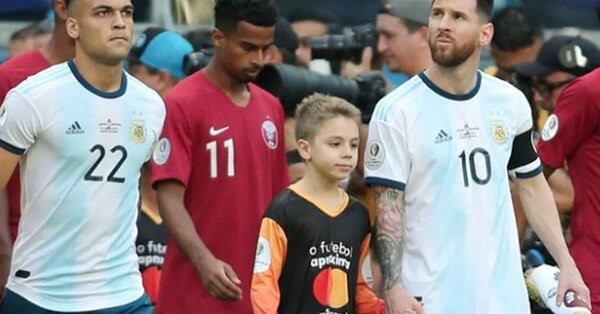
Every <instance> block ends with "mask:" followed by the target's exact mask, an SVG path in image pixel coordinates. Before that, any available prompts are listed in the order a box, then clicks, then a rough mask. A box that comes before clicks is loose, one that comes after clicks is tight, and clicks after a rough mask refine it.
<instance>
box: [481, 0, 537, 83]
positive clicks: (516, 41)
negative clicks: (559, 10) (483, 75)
mask: <svg viewBox="0 0 600 314" xmlns="http://www.w3.org/2000/svg"><path fill="white" fill-rule="evenodd" d="M492 24H493V25H494V37H493V38H492V43H491V45H490V46H491V50H490V54H491V56H492V59H493V60H494V64H495V65H496V69H495V70H496V71H495V72H494V71H492V72H489V74H492V75H495V76H496V77H498V78H500V79H503V80H505V81H510V79H511V76H512V75H513V73H514V70H515V69H514V68H515V66H516V65H517V64H522V63H529V62H532V61H533V60H535V58H536V56H537V55H538V51H539V50H540V48H541V47H542V44H543V43H544V29H543V27H542V24H541V23H540V22H539V21H538V20H536V19H535V18H534V17H533V16H531V15H530V14H529V13H528V12H527V11H526V10H525V9H524V8H522V7H513V6H509V7H506V8H504V9H502V10H500V11H498V12H497V13H496V14H494V16H493V17H492Z"/></svg>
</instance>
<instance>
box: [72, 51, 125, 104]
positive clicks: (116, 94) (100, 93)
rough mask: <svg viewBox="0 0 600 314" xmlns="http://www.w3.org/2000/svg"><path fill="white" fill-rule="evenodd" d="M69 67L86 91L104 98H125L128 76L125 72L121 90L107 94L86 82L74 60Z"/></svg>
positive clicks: (122, 77)
mask: <svg viewBox="0 0 600 314" xmlns="http://www.w3.org/2000/svg"><path fill="white" fill-rule="evenodd" d="M68 65H69V69H71V72H72V73H73V75H74V76H75V78H76V79H77V81H78V82H79V83H80V84H81V85H82V86H83V87H85V89H87V90H88V91H90V92H91V93H93V94H95V95H98V96H100V97H102V98H118V97H121V96H123V94H125V91H126V90H127V76H126V75H125V72H124V71H123V73H122V76H121V86H119V89H117V90H116V91H114V92H105V91H101V90H99V89H97V88H96V87H94V86H93V85H92V84H90V82H88V81H86V80H85V78H84V77H83V76H82V75H81V73H80V72H79V69H77V66H76V65H75V62H74V61H73V59H71V60H69V62H68Z"/></svg>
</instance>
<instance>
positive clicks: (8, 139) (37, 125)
mask: <svg viewBox="0 0 600 314" xmlns="http://www.w3.org/2000/svg"><path fill="white" fill-rule="evenodd" d="M42 129H43V120H42V115H41V114H40V112H39V111H38V109H37V108H36V107H35V106H34V105H33V104H32V103H31V101H29V99H27V98H26V97H25V96H24V95H22V94H21V93H19V92H17V91H15V90H12V91H11V92H9V93H8V95H7V96H6V98H5V100H4V104H3V105H2V107H1V108H0V147H2V148H3V149H5V150H7V151H9V152H11V153H13V154H18V155H22V154H24V153H25V152H26V151H27V149H29V147H30V146H31V145H32V144H33V143H34V141H35V139H36V137H37V136H38V134H40V133H41V131H42Z"/></svg>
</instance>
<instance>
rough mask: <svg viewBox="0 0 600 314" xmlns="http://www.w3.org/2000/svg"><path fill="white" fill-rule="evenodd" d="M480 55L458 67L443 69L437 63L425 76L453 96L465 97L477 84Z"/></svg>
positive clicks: (472, 57) (433, 64)
mask: <svg viewBox="0 0 600 314" xmlns="http://www.w3.org/2000/svg"><path fill="white" fill-rule="evenodd" d="M478 65H479V54H478V53H477V54H476V55H473V56H471V57H470V58H469V59H467V60H466V61H465V62H464V63H463V64H461V65H458V66H456V67H443V66H441V65H439V64H437V63H435V62H434V63H432V65H431V66H430V67H429V68H428V69H427V70H426V71H425V75H426V76H427V77H428V78H429V79H430V80H431V81H432V82H433V83H434V84H435V85H437V86H438V87H439V88H441V89H442V90H444V91H445V92H447V93H449V94H453V95H464V94H467V93H469V92H470V91H472V90H473V88H474V87H475V85H476V84H477V66H478Z"/></svg>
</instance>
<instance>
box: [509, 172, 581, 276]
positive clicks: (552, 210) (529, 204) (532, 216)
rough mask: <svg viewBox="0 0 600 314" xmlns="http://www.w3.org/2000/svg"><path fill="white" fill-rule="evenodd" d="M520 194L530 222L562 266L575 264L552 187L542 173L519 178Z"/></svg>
mask: <svg viewBox="0 0 600 314" xmlns="http://www.w3.org/2000/svg"><path fill="white" fill-rule="evenodd" d="M517 185H518V190H519V196H520V198H521V201H522V203H523V207H524V209H525V215H526V216H527V220H528V221H529V224H530V225H531V227H532V228H533V230H534V231H535V233H536V234H537V235H538V236H539V237H540V239H541V240H542V242H543V243H544V245H545V246H546V248H547V249H548V251H549V252H550V254H551V255H552V257H553V258H554V259H555V260H556V262H557V263H558V264H559V266H560V267H564V266H573V264H574V262H573V259H572V258H571V256H570V255H569V252H568V250H567V245H566V243H565V239H564V236H563V234H562V229H561V226H560V221H559V218H558V212H557V209H556V204H555V202H554V198H553V197H552V192H551V190H550V187H549V186H548V184H547V183H546V180H545V179H544V177H543V176H542V175H538V176H536V177H534V178H530V179H520V180H518V183H517Z"/></svg>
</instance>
